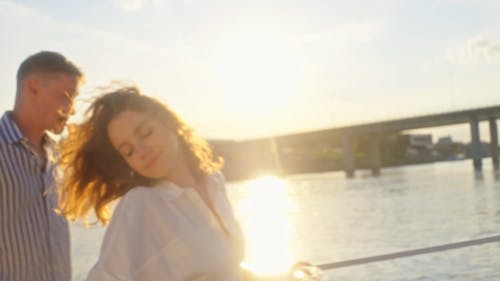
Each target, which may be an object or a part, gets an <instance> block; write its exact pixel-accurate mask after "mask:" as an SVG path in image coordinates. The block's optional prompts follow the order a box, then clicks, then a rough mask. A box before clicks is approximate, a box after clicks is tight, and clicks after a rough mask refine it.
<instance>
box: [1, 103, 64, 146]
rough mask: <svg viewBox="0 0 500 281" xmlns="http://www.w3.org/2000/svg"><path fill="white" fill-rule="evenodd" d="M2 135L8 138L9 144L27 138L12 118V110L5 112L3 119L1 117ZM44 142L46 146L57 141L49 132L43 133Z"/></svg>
mask: <svg viewBox="0 0 500 281" xmlns="http://www.w3.org/2000/svg"><path fill="white" fill-rule="evenodd" d="M0 137H2V138H3V139H4V140H6V141H7V143H9V144H14V143H18V142H20V141H23V140H27V139H26V137H25V136H24V135H23V134H22V133H21V130H19V127H18V126H17V124H16V122H14V120H13V119H12V111H6V112H5V113H4V114H3V116H2V119H0ZM43 143H44V146H45V145H48V146H53V145H54V144H55V143H56V140H55V139H54V138H53V137H52V136H50V135H49V134H47V133H45V134H44V135H43Z"/></svg>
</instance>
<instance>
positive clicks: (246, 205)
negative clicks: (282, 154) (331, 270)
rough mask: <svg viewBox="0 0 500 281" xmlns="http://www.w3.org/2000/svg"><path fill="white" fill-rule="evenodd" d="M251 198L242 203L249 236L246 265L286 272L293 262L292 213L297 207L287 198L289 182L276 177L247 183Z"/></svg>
mask: <svg viewBox="0 0 500 281" xmlns="http://www.w3.org/2000/svg"><path fill="white" fill-rule="evenodd" d="M246 185H247V189H248V190H249V191H250V194H249V197H248V198H246V199H245V200H243V201H242V202H240V204H241V205H240V208H241V212H242V215H243V216H244V217H246V221H245V223H244V225H243V228H244V231H245V235H246V241H247V245H246V248H247V249H246V257H245V261H244V264H245V266H246V267H248V268H250V269H251V270H252V271H253V272H254V273H255V274H258V275H262V276H265V275H273V274H279V273H284V272H286V271H287V270H288V269H289V267H290V265H291V264H292V263H293V262H292V256H291V250H290V236H291V232H292V229H291V225H290V218H289V217H288V212H290V211H291V210H292V209H293V208H294V206H293V205H291V202H290V201H289V200H288V197H287V184H286V182H285V181H284V180H281V179H278V178H276V177H271V176H267V177H261V178H258V179H255V180H252V181H249V182H248V183H247V184H246Z"/></svg>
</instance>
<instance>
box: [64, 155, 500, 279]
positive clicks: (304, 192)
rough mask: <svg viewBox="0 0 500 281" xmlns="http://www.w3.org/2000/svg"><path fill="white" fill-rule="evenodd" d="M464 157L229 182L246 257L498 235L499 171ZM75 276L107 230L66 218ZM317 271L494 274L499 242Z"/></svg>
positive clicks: (289, 257)
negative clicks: (351, 172)
mask: <svg viewBox="0 0 500 281" xmlns="http://www.w3.org/2000/svg"><path fill="white" fill-rule="evenodd" d="M483 165H484V169H483V172H480V173H478V172H474V171H473V169H472V163H471V162H470V160H465V161H456V162H441V163H433V164H424V165H413V166H404V167H395V168H385V169H383V170H382V172H381V176H379V177H371V175H370V172H369V171H357V173H356V177H355V178H352V179H346V178H345V176H344V174H343V173H342V172H331V173H320V174H304V175H294V176H289V177H286V178H275V177H272V176H263V177H260V178H256V179H252V180H248V181H241V182H230V183H228V184H227V190H228V196H229V198H230V200H231V202H232V204H233V207H234V210H235V212H236V215H237V217H238V218H239V219H240V221H241V224H242V226H243V229H244V232H245V235H246V240H247V245H246V249H247V250H246V257H245V264H246V266H248V267H250V268H252V269H253V270H254V271H256V272H257V273H259V274H263V275H266V274H274V273H278V272H281V271H285V270H286V269H287V267H288V266H289V265H290V264H292V263H293V262H295V261H299V260H300V261H309V262H312V263H313V264H318V265H319V264H326V263H332V262H337V261H343V260H349V259H355V258H362V257H368V256H373V255H381V254H387V253H393V252H399V251H405V250H411V249H417V248H424V247H430V246H436V245H440V244H448V243H453V242H459V241H465V240H469V239H476V238H482V237H488V236H494V235H500V175H499V174H498V173H494V171H493V169H492V167H491V164H490V161H489V159H484V160H483ZM71 231H72V247H73V248H72V249H73V260H72V262H73V271H74V277H75V278H74V280H76V281H79V280H84V279H85V276H86V273H87V272H88V270H89V269H90V267H91V266H92V265H93V263H95V261H96V259H97V255H98V251H99V247H100V241H101V239H102V236H103V233H104V229H103V228H102V227H93V228H90V229H89V228H84V227H83V226H81V225H79V224H72V225H71ZM322 280H335V281H340V280H346V281H347V280H369V281H374V280H383V281H390V280H415V281H416V280H432V281H437V280H455V281H459V280H460V281H470V280H482V281H483V280H484V281H497V280H500V243H490V244H484V245H480V246H473V247H468V248H461V249H455V250H449V251H444V252H439V253H432V254H426V255H420V256H414V257H407V258H402V259H397V260H391V261H383V262H377V263H371V264H366V265H358V266H352V267H346V268H340V269H334V270H327V271H324V272H323V277H322Z"/></svg>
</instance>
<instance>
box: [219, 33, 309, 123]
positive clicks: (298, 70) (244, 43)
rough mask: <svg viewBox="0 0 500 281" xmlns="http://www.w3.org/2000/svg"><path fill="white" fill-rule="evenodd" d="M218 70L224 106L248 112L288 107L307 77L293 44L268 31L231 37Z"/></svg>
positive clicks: (221, 54) (221, 55)
mask: <svg viewBox="0 0 500 281" xmlns="http://www.w3.org/2000/svg"><path fill="white" fill-rule="evenodd" d="M214 68H215V69H214V72H215V76H216V83H217V84H218V85H219V87H220V90H221V93H222V95H223V96H222V99H223V102H224V104H226V105H227V106H229V107H231V108H234V110H237V111H246V112H253V111H255V110H259V112H260V113H269V112H272V111H275V110H277V109H280V108H283V107H285V106H286V104H287V103H288V102H289V101H290V99H291V98H292V97H293V95H294V94H295V93H297V91H298V88H299V86H300V83H301V82H300V80H301V79H302V76H303V67H302V61H301V59H300V56H299V55H298V52H297V51H295V50H294V49H293V47H292V44H291V43H290V42H289V40H287V39H286V38H285V37H284V36H283V34H280V33H279V32H273V31H271V30H264V29H263V30H258V29H256V30H240V32H238V33H236V34H233V36H230V37H229V38H228V39H227V40H226V42H225V44H223V45H222V46H221V48H220V50H219V52H218V55H217V57H216V59H215V62H214Z"/></svg>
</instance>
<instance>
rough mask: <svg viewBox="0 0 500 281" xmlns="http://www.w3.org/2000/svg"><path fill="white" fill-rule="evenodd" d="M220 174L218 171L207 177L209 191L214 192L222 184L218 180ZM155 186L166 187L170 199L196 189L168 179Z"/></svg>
mask: <svg viewBox="0 0 500 281" xmlns="http://www.w3.org/2000/svg"><path fill="white" fill-rule="evenodd" d="M219 174H220V173H216V174H213V175H211V176H208V177H207V189H208V192H209V193H212V192H214V190H215V189H216V188H218V187H219V186H221V184H220V183H219V182H218V180H219V178H218V177H219ZM154 186H155V187H160V188H164V189H165V191H166V194H167V197H168V198H169V199H170V200H174V199H176V198H177V197H179V196H180V195H181V194H183V193H184V192H186V191H188V190H194V189H193V188H189V187H188V188H184V187H180V186H178V185H177V184H175V183H173V182H171V181H168V180H162V181H159V182H158V183H156V184H155V185H154Z"/></svg>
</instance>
